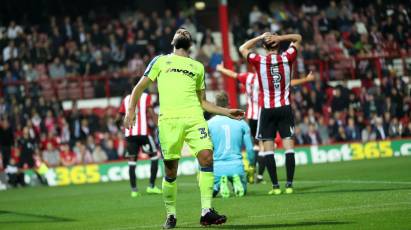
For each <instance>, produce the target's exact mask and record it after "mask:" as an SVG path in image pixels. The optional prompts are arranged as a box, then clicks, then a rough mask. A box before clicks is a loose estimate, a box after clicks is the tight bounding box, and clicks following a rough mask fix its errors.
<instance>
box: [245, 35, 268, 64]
mask: <svg viewBox="0 0 411 230" xmlns="http://www.w3.org/2000/svg"><path fill="white" fill-rule="evenodd" d="M268 36H271V34H270V33H268V32H266V33H264V34H262V35H260V36H258V37H255V38H253V39H250V40H248V41H246V42H245V43H244V44H242V45H241V46H240V48H239V50H240V53H241V55H242V56H243V57H244V58H247V57H248V54H249V53H250V52H251V49H252V48H254V47H255V46H256V45H257V43H258V42H259V41H260V40H262V39H264V38H267V37H268Z"/></svg>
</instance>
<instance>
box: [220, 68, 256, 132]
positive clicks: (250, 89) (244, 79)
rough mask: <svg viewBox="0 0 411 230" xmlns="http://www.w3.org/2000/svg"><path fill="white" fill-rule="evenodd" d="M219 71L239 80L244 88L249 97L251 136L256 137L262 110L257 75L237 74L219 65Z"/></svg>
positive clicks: (248, 115) (248, 110) (248, 114)
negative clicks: (259, 115)
mask: <svg viewBox="0 0 411 230" xmlns="http://www.w3.org/2000/svg"><path fill="white" fill-rule="evenodd" d="M217 71H219V72H221V73H223V74H224V75H226V76H228V77H232V78H235V79H237V80H238V81H239V82H240V83H241V84H242V85H243V86H244V88H245V93H246V95H247V113H246V117H247V120H248V124H249V126H250V130H251V135H252V136H253V137H255V136H256V131H257V121H258V114H259V110H260V103H259V85H258V77H257V74H256V73H251V72H243V73H236V72H234V71H232V70H230V69H227V68H225V67H224V66H223V64H219V65H217Z"/></svg>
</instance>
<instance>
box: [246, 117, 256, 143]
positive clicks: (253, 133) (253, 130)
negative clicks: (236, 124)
mask: <svg viewBox="0 0 411 230" xmlns="http://www.w3.org/2000/svg"><path fill="white" fill-rule="evenodd" d="M257 124H258V120H254V119H249V120H248V125H249V126H250V132H251V136H252V137H253V138H255V137H256V134H257Z"/></svg>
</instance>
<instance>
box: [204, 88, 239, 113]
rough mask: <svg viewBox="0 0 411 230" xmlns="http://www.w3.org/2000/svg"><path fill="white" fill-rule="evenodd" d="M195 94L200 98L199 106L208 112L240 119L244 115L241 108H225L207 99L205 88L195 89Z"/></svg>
mask: <svg viewBox="0 0 411 230" xmlns="http://www.w3.org/2000/svg"><path fill="white" fill-rule="evenodd" d="M197 96H198V99H199V100H200V103H201V107H202V108H203V109H204V110H205V111H207V112H209V113H213V114H218V115H223V116H227V117H230V118H233V119H237V120H239V119H242V118H243V116H244V111H243V110H241V109H227V108H223V107H220V106H217V105H214V104H213V103H211V102H209V101H207V99H206V94H205V90H199V91H197Z"/></svg>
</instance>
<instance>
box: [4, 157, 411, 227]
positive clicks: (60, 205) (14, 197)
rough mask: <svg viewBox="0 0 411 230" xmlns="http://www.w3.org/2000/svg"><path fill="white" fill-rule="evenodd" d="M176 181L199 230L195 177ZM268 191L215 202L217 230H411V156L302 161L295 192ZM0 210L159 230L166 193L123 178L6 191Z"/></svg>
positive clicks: (181, 222)
mask: <svg viewBox="0 0 411 230" xmlns="http://www.w3.org/2000/svg"><path fill="white" fill-rule="evenodd" d="M279 173H280V175H279V176H280V178H284V168H280V169H279ZM178 183H179V195H178V201H177V203H178V207H177V210H178V214H177V218H178V223H177V225H178V227H179V228H184V229H195V228H199V224H198V222H199V212H200V210H199V209H200V208H199V206H200V204H199V201H200V199H199V192H198V187H197V185H196V180H195V177H181V178H178ZM157 184H159V181H158V182H157ZM139 185H141V186H140V187H141V188H143V187H144V186H145V185H146V181H144V182H140V181H139ZM268 190H269V185H268V184H266V185H251V186H249V194H248V195H247V197H244V198H229V199H222V198H217V199H215V200H214V204H215V207H216V208H217V210H218V211H219V212H221V213H224V214H226V215H227V216H228V222H227V223H226V224H225V225H222V226H219V227H218V228H222V229H411V157H408V158H406V157H402V158H391V159H378V160H368V161H356V162H344V163H333V164H323V165H310V166H299V167H297V173H296V183H295V191H296V193H295V194H292V195H280V196H268V195H266V193H267V191H268ZM0 210H1V211H0V229H119V230H126V229H159V228H160V226H161V224H162V223H163V221H164V215H165V213H164V208H163V203H162V199H161V196H158V195H146V194H144V193H143V196H142V197H139V198H134V199H133V198H130V196H129V190H128V183H126V182H119V183H103V184H93V185H81V186H68V187H53V188H46V187H36V188H25V189H15V190H8V191H3V192H0Z"/></svg>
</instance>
